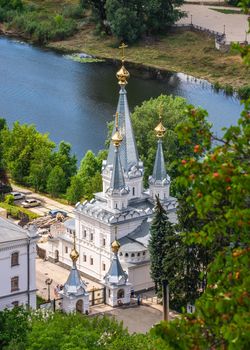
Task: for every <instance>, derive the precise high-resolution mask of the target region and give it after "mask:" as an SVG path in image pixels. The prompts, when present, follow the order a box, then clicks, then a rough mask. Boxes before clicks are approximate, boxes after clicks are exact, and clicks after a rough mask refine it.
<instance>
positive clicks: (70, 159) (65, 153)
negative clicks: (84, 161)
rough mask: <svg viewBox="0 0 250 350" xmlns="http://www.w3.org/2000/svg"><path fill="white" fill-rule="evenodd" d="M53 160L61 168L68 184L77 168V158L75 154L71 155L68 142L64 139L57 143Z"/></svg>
mask: <svg viewBox="0 0 250 350" xmlns="http://www.w3.org/2000/svg"><path fill="white" fill-rule="evenodd" d="M54 162H55V164H56V165H59V166H60V167H61V168H62V169H63V171H64V174H65V179H66V185H67V186H69V184H70V179H71V177H72V176H74V175H75V174H76V170H77V159H76V156H75V155H71V145H70V143H68V142H65V141H61V142H60V143H59V146H58V151H57V152H55V160H54Z"/></svg>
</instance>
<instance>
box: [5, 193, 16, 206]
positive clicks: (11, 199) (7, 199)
mask: <svg viewBox="0 0 250 350" xmlns="http://www.w3.org/2000/svg"><path fill="white" fill-rule="evenodd" d="M4 203H6V204H10V205H13V204H14V196H13V195H12V194H7V195H6V196H5V199H4Z"/></svg>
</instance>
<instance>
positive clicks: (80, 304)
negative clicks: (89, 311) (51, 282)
mask: <svg viewBox="0 0 250 350" xmlns="http://www.w3.org/2000/svg"><path fill="white" fill-rule="evenodd" d="M76 311H77V312H80V313H81V314H82V311H83V301H82V299H80V300H77V302H76Z"/></svg>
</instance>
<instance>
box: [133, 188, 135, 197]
mask: <svg viewBox="0 0 250 350" xmlns="http://www.w3.org/2000/svg"><path fill="white" fill-rule="evenodd" d="M134 195H135V188H134V187H133V196H134Z"/></svg>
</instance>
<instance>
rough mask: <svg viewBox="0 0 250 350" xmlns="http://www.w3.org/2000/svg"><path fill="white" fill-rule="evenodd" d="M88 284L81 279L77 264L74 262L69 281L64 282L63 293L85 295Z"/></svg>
mask: <svg viewBox="0 0 250 350" xmlns="http://www.w3.org/2000/svg"><path fill="white" fill-rule="evenodd" d="M86 288H87V285H86V284H85V282H84V281H83V280H82V279H81V277H80V274H79V272H78V270H77V267H76V264H75V263H73V266H72V268H71V271H70V274H69V277H68V279H67V282H66V283H65V284H64V287H63V291H62V294H66V295H68V296H69V295H75V296H78V295H85V294H86V293H87V292H86Z"/></svg>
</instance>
